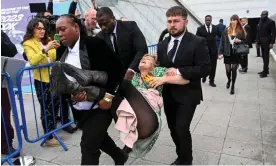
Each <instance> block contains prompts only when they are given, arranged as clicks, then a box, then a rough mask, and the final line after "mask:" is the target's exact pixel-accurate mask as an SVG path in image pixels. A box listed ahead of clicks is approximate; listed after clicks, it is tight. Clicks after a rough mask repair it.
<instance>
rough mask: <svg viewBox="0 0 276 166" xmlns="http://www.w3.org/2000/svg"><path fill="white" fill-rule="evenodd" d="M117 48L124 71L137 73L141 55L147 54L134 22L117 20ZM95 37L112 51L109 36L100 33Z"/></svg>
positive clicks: (141, 35)
mask: <svg viewBox="0 0 276 166" xmlns="http://www.w3.org/2000/svg"><path fill="white" fill-rule="evenodd" d="M116 36H117V46H118V53H119V55H118V56H119V58H120V59H121V61H122V63H123V65H124V70H125V71H127V69H128V68H131V69H132V70H134V71H136V72H138V65H139V63H140V60H141V58H142V57H143V55H145V54H146V53H148V47H147V43H146V39H145V37H144V35H143V33H142V32H141V31H140V29H139V28H138V26H137V24H136V22H134V21H120V20H117V28H116ZM97 37H99V38H101V39H103V40H104V41H105V42H106V43H107V44H108V45H109V47H110V48H111V49H112V50H114V49H113V45H112V43H111V40H110V35H109V34H107V33H105V32H103V31H101V32H99V33H98V34H97Z"/></svg>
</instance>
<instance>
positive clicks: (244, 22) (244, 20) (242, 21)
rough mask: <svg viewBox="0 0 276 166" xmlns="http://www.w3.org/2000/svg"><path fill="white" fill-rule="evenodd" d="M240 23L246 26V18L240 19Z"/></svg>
mask: <svg viewBox="0 0 276 166" xmlns="http://www.w3.org/2000/svg"><path fill="white" fill-rule="evenodd" d="M241 23H242V25H246V24H248V18H246V17H243V18H242V19H241Z"/></svg>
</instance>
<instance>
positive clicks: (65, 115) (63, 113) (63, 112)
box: [60, 95, 70, 124]
mask: <svg viewBox="0 0 276 166" xmlns="http://www.w3.org/2000/svg"><path fill="white" fill-rule="evenodd" d="M67 98H68V95H63V96H62V97H61V108H62V109H60V118H61V124H66V123H68V122H69V121H70V120H69V105H68V104H69V102H68V100H67Z"/></svg>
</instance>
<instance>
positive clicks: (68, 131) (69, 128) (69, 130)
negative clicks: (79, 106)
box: [62, 125, 75, 134]
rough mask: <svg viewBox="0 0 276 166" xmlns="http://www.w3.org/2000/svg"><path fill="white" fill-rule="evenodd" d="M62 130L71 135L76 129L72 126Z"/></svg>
mask: <svg viewBox="0 0 276 166" xmlns="http://www.w3.org/2000/svg"><path fill="white" fill-rule="evenodd" d="M62 130H64V131H66V132H67V133H70V134H72V133H74V132H75V130H74V128H73V127H72V126H71V125H69V126H67V127H65V128H63V129H62Z"/></svg>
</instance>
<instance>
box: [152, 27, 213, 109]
mask: <svg viewBox="0 0 276 166" xmlns="http://www.w3.org/2000/svg"><path fill="white" fill-rule="evenodd" d="M170 39H171V38H170V37H167V38H166V39H165V40H163V41H162V42H160V43H159V44H158V49H157V55H158V60H159V62H160V66H162V67H167V68H170V67H174V68H177V69H178V70H179V72H180V73H181V75H182V77H183V78H184V79H187V80H190V83H189V84H187V85H173V84H166V85H164V88H163V96H164V99H165V97H166V94H167V93H169V94H170V95H172V96H173V99H174V100H175V101H177V102H178V103H187V102H189V103H190V104H199V103H200V100H202V99H203V97H202V89H201V82H200V80H201V78H202V77H207V76H208V75H209V73H210V71H211V62H210V57H209V51H208V47H207V44H206V40H205V39H204V38H202V37H198V36H196V35H193V34H192V33H189V32H186V33H185V35H184V36H183V38H182V40H181V42H180V45H179V48H178V50H177V53H176V57H175V60H174V63H172V61H171V60H170V59H169V57H168V54H167V50H168V44H169V41H170Z"/></svg>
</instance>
